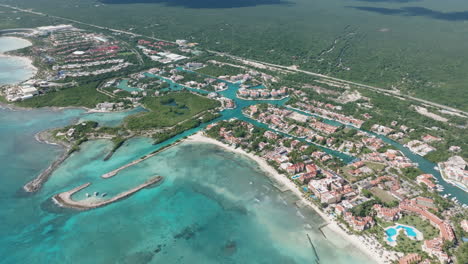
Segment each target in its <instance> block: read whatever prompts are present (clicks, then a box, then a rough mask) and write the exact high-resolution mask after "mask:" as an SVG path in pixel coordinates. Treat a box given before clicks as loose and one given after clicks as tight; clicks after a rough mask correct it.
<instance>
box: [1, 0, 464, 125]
mask: <svg viewBox="0 0 468 264" xmlns="http://www.w3.org/2000/svg"><path fill="white" fill-rule="evenodd" d="M0 6H3V7H6V8H11V9H14V10H17V11H21V12H26V13H30V14H35V15H39V16H47V17H52V18H56V19H61V20H65V21H69V22H73V23H76V24H81V25H86V26H89V27H94V28H99V29H104V30H109V31H112V32H116V33H122V34H127V35H131V36H134V37H144V38H148V39H152V40H156V41H165V42H169V43H175V42H173V41H168V40H164V39H159V38H155V37H150V36H146V35H141V34H137V33H133V32H129V31H124V30H119V29H114V28H109V27H103V26H98V25H94V24H89V23H84V22H81V21H78V20H74V19H70V18H65V17H59V16H53V15H47V14H44V13H41V12H35V11H32V10H28V9H21V8H18V7H12V6H9V5H3V4H0ZM207 51H208V52H210V53H213V54H218V55H222V56H226V57H230V58H232V59H235V60H244V61H249V62H254V63H260V64H263V65H267V66H270V67H276V68H280V69H283V70H290V71H295V72H300V73H304V74H308V75H311V76H316V77H320V78H323V79H328V80H332V81H338V82H341V83H346V84H350V85H355V86H357V87H359V88H363V89H369V90H372V91H375V92H379V93H384V94H386V95H390V96H394V97H401V98H405V99H409V100H413V101H416V102H419V103H423V104H427V105H430V106H433V107H437V108H440V109H444V110H447V111H451V112H455V113H458V114H461V115H464V116H465V117H468V112H466V111H463V110H460V109H457V108H454V107H450V106H446V105H442V104H438V103H434V102H431V101H428V100H424V99H421V98H417V97H414V96H411V95H405V94H401V93H399V92H398V91H393V90H388V89H384V88H380V87H375V86H370V85H366V84H361V83H356V82H351V81H347V80H343V79H339V78H335V77H331V76H328V75H324V74H320V73H315V72H311V71H305V70H300V69H296V68H294V67H291V66H284V65H279V64H273V63H267V62H262V61H257V60H251V59H247V58H242V57H239V56H234V55H231V54H228V53H224V52H218V51H213V50H207Z"/></svg>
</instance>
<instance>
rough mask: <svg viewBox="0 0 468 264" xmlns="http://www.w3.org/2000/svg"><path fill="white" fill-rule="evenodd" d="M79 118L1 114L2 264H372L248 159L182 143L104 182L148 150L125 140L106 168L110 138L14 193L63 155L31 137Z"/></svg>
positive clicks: (146, 143)
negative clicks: (150, 183)
mask: <svg viewBox="0 0 468 264" xmlns="http://www.w3.org/2000/svg"><path fill="white" fill-rule="evenodd" d="M82 115H83V111H82V110H64V111H58V112H53V111H50V110H34V111H12V110H6V109H0V127H1V129H0V142H2V145H1V147H0V166H1V167H2V173H1V176H0V177H1V181H2V184H0V206H1V210H0V222H1V223H2V225H0V256H1V258H2V261H1V262H2V263H314V262H315V258H316V256H315V254H314V252H313V249H312V248H311V246H310V244H309V241H308V239H307V234H309V236H310V237H311V240H312V243H313V244H314V246H315V247H316V250H317V252H318V255H319V258H320V263H372V261H370V260H369V259H368V258H367V257H365V256H364V255H363V254H362V253H360V252H359V251H358V250H357V249H355V248H353V247H352V246H350V245H349V244H347V243H346V242H345V241H344V240H343V239H341V238H339V237H337V235H336V234H334V233H332V232H331V231H329V230H327V229H326V228H325V229H324V232H325V234H326V235H327V238H328V239H326V238H325V237H324V236H323V235H322V234H321V233H320V232H319V230H318V227H319V226H320V225H321V224H323V220H322V219H321V218H320V217H319V216H318V215H317V214H316V213H314V212H313V211H311V210H310V209H307V208H305V209H299V208H297V207H296V206H295V205H294V202H295V201H296V198H295V197H293V196H292V195H291V194H290V193H289V192H286V193H281V192H280V191H278V190H277V189H276V188H275V187H274V182H272V181H271V180H270V179H269V178H268V177H267V176H265V175H264V173H263V172H261V171H260V170H259V168H258V167H257V165H256V163H254V162H253V161H251V160H249V159H247V158H245V157H243V156H239V155H237V154H233V153H230V152H226V151H224V150H223V149H220V148H218V147H216V146H214V145H208V144H200V143H182V144H180V145H177V146H175V147H173V148H170V149H168V150H166V151H164V152H162V153H161V154H160V155H157V156H155V157H153V158H151V159H148V160H146V161H145V162H142V163H140V164H138V165H136V166H134V167H132V168H130V169H127V170H125V171H123V172H121V173H120V174H118V175H117V176H115V177H114V178H111V179H109V180H103V179H101V178H100V175H101V174H102V173H104V172H106V171H107V170H109V169H112V168H116V167H119V166H121V165H123V164H125V163H127V162H128V161H130V160H133V159H135V158H137V157H140V156H141V155H143V154H147V153H148V152H149V151H151V150H152V149H154V147H155V146H153V145H152V144H151V141H150V140H149V139H144V138H136V139H132V140H130V141H129V142H127V143H126V144H125V145H124V146H123V147H122V148H120V149H119V150H118V151H117V152H116V153H115V155H114V156H113V157H112V158H111V159H110V160H109V161H106V162H105V161H103V158H104V157H105V155H106V154H107V153H108V151H109V150H110V149H111V147H112V145H111V144H110V142H108V141H105V140H98V141H92V142H88V143H85V144H84V146H83V147H82V151H80V152H78V153H75V154H73V155H72V156H71V157H70V158H69V159H68V160H67V161H66V162H65V163H64V164H62V166H61V167H60V168H59V169H58V170H57V171H56V172H55V173H54V174H53V175H52V176H51V178H50V179H49V181H48V182H47V183H46V184H45V185H44V186H43V188H42V189H41V190H40V191H39V192H37V193H35V194H26V193H24V192H23V191H22V189H21V187H22V186H23V185H24V184H25V183H26V182H27V181H29V180H30V179H32V178H33V177H35V176H36V175H37V174H38V173H39V172H40V171H41V170H43V169H45V168H46V167H47V166H48V164H49V163H50V162H51V161H53V160H54V159H55V158H56V157H57V156H58V155H59V154H60V153H61V149H60V148H58V147H56V146H52V145H47V144H42V143H39V142H37V141H35V139H34V134H35V133H36V132H38V131H41V130H44V129H47V128H51V127H59V126H64V125H66V124H68V123H70V122H72V121H73V120H76V119H78V118H80V116H82ZM155 174H157V175H162V176H164V177H165V180H164V182H163V183H162V184H161V185H160V186H158V187H153V188H149V189H144V190H142V191H140V192H138V193H136V194H135V195H133V196H131V197H130V198H128V199H125V200H122V201H120V202H117V203H115V204H112V205H110V206H107V207H104V208H100V209H95V210H91V211H86V212H76V211H73V210H68V209H62V208H58V207H57V206H56V205H55V204H53V202H52V201H51V199H50V198H51V197H52V196H53V195H54V194H56V193H58V192H61V191H64V190H68V189H70V188H72V187H75V186H78V185H81V184H83V183H85V182H88V181H89V182H92V183H93V185H91V186H90V187H89V189H85V190H83V191H82V192H80V193H77V194H76V197H74V198H75V199H81V198H83V197H84V192H94V191H99V192H101V193H102V192H107V193H108V195H109V196H112V195H113V194H116V193H119V192H121V191H123V190H125V189H128V188H131V187H133V186H135V185H138V184H140V183H141V182H142V181H144V180H145V179H147V178H148V177H151V176H153V175H155Z"/></svg>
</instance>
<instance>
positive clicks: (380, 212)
mask: <svg viewBox="0 0 468 264" xmlns="http://www.w3.org/2000/svg"><path fill="white" fill-rule="evenodd" d="M373 208H374V210H375V211H376V213H377V215H376V216H377V217H378V218H380V219H382V220H384V221H387V222H393V221H396V220H398V219H400V217H401V210H400V209H399V208H387V207H383V206H382V205H380V204H376V205H374V207H373Z"/></svg>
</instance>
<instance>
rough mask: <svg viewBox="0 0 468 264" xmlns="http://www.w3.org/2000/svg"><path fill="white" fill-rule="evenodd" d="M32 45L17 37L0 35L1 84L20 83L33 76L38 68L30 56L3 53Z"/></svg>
mask: <svg viewBox="0 0 468 264" xmlns="http://www.w3.org/2000/svg"><path fill="white" fill-rule="evenodd" d="M29 46H31V42H29V41H27V40H25V39H21V38H15V37H0V85H2V84H14V83H19V82H22V81H25V80H28V79H29V78H31V77H32V76H33V75H34V74H35V72H36V70H35V68H34V67H33V66H32V65H31V61H30V60H29V59H28V58H22V57H11V56H6V55H4V54H3V53H5V52H7V51H12V50H17V49H21V48H25V47H29Z"/></svg>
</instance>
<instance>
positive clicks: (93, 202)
mask: <svg viewBox="0 0 468 264" xmlns="http://www.w3.org/2000/svg"><path fill="white" fill-rule="evenodd" d="M162 180H163V177H162V176H155V177H153V178H151V179H149V180H148V181H146V182H145V183H143V184H140V185H138V186H137V187H135V188H133V189H130V190H128V191H125V192H122V193H120V194H118V195H116V196H114V197H112V198H111V199H100V198H97V197H89V198H87V199H84V200H80V201H75V200H73V199H72V196H73V194H75V193H77V192H79V191H81V190H83V189H85V188H87V187H88V186H90V185H91V183H90V182H88V183H85V184H83V185H80V186H78V187H76V188H74V189H71V190H69V191H66V192H62V193H59V194H56V195H54V196H53V197H52V200H53V201H54V202H55V203H56V204H57V205H59V206H60V207H65V208H71V209H76V210H89V209H94V208H99V207H103V206H106V205H109V204H111V203H115V202H117V201H119V200H121V199H124V198H127V197H129V196H131V195H133V194H134V193H136V192H138V191H140V190H141V189H144V188H146V187H148V186H151V185H154V184H157V183H160V182H161V181H162Z"/></svg>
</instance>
